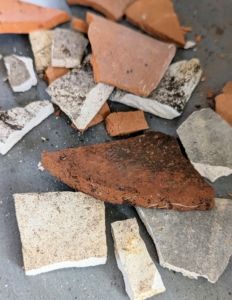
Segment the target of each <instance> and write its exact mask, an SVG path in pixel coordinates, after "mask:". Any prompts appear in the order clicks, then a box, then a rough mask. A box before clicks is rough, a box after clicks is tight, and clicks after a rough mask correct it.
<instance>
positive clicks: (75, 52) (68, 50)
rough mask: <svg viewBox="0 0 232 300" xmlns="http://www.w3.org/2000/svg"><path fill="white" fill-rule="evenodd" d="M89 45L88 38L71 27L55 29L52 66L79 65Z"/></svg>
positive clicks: (69, 66)
mask: <svg viewBox="0 0 232 300" xmlns="http://www.w3.org/2000/svg"><path fill="white" fill-rule="evenodd" d="M87 45H88V40H87V39H86V38H85V37H84V36H83V34H81V33H79V32H76V31H72V30H69V29H61V28H57V29H55V30H54V32H53V40H52V67H60V68H76V67H79V66H80V65H81V61H82V58H83V56H84V52H85V49H86V47H87Z"/></svg>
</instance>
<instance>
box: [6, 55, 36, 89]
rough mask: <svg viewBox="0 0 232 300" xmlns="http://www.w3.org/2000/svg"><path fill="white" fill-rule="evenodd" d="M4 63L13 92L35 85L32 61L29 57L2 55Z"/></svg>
mask: <svg viewBox="0 0 232 300" xmlns="http://www.w3.org/2000/svg"><path fill="white" fill-rule="evenodd" d="M4 63H5V66H6V69H7V74H8V80H9V83H10V85H11V88H12V90H13V91H14V92H26V91H28V90H30V89H31V88H32V87H33V86H35V85H37V78H36V75H35V71H34V67H33V61H32V59H31V58H30V57H24V56H18V55H10V56H6V57H4Z"/></svg>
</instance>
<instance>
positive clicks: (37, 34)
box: [29, 30, 52, 73]
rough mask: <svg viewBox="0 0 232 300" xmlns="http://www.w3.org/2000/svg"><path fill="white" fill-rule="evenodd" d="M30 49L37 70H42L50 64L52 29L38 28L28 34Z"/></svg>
mask: <svg viewBox="0 0 232 300" xmlns="http://www.w3.org/2000/svg"><path fill="white" fill-rule="evenodd" d="M29 39H30V43H31V47H32V51H33V54H34V58H35V66H36V70H37V72H39V73H41V72H43V71H44V70H45V69H46V68H47V67H48V66H50V65H51V49H52V31H50V30H39V31H34V32H31V33H30V35H29Z"/></svg>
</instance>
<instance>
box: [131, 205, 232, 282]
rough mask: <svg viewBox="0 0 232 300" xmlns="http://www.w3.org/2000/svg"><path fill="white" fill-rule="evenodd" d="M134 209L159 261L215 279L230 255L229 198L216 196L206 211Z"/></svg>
mask: <svg viewBox="0 0 232 300" xmlns="http://www.w3.org/2000/svg"><path fill="white" fill-rule="evenodd" d="M137 212H138V214H139V216H140V218H141V219H142V221H143V223H144V224H145V226H146V228H147V231H148V232H149V234H150V235H151V237H152V239H153V241H154V243H155V246H156V249H157V252H158V256H159V262H160V265H161V266H162V267H164V268H168V269H170V270H173V271H176V272H180V273H182V274H183V275H184V276H188V277H190V278H195V279H197V278H198V277H204V278H206V279H207V280H208V281H210V282H212V283H215V282H216V281H217V280H218V279H219V277H220V276H221V275H222V273H223V272H224V270H225V268H226V267H227V265H228V263H229V260H230V257H231V255H232V243H231V241H232V218H231V215H232V201H231V200H229V199H228V200H227V199H216V208H215V209H213V210H211V211H208V212H200V211H195V212H185V213H180V212H176V211H168V210H162V211H161V210H155V209H143V208H140V207H137Z"/></svg>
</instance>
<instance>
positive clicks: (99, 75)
mask: <svg viewBox="0 0 232 300" xmlns="http://www.w3.org/2000/svg"><path fill="white" fill-rule="evenodd" d="M87 22H88V24H89V30H88V37H89V40H90V43H91V46H92V52H93V54H92V59H91V63H92V66H93V70H94V79H95V81H96V82H104V83H106V84H110V85H113V86H115V87H117V88H120V89H122V90H125V91H128V92H130V93H133V94H136V95H140V96H148V95H149V94H150V93H151V92H152V91H153V90H154V89H155V88H156V87H157V85H158V84H159V82H160V80H161V79H162V77H163V76H164V74H165V72H166V70H167V68H168V66H169V64H170V63H171V61H172V59H173V57H174V55H175V52H176V48H175V46H174V45H172V44H167V43H163V42H160V41H157V40H155V39H153V38H151V37H149V36H146V35H144V34H142V33H139V32H136V31H134V30H132V29H130V28H128V27H125V26H123V25H120V24H117V23H114V22H112V21H109V20H106V19H104V18H101V17H99V16H96V15H94V14H89V13H88V14H87ZM105 45H107V47H106V46H105ZM138 58H139V59H138Z"/></svg>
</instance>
